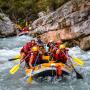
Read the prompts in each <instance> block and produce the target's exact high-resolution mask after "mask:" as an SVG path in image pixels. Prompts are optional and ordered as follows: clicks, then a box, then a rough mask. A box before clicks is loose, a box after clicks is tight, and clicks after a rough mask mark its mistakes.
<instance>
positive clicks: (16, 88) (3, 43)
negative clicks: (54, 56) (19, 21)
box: [0, 36, 90, 90]
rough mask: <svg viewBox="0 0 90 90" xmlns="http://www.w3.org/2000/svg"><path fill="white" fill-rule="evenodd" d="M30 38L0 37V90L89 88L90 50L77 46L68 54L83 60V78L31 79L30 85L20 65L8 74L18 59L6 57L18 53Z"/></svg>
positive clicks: (82, 89)
mask: <svg viewBox="0 0 90 90" xmlns="http://www.w3.org/2000/svg"><path fill="white" fill-rule="evenodd" d="M31 39H32V37H29V36H17V37H11V38H1V39H0V90H90V51H87V52H86V51H82V50H81V49H80V48H79V47H78V46H76V47H73V48H70V49H69V54H70V55H71V56H73V57H77V58H80V59H81V60H83V62H85V64H84V66H83V67H82V70H81V72H82V74H84V79H83V80H77V79H76V78H74V79H71V80H68V81H62V82H59V83H37V82H34V81H33V82H32V85H30V84H28V83H27V82H26V81H25V80H24V79H23V77H24V76H25V73H24V70H23V67H22V66H21V67H20V69H19V70H18V71H17V72H16V73H15V74H14V75H10V74H9V70H10V68H12V67H13V66H14V65H16V64H17V63H19V61H8V59H10V58H14V57H15V56H16V55H17V54H19V51H20V49H21V47H22V46H23V45H24V44H25V43H26V42H27V41H30V40H31Z"/></svg>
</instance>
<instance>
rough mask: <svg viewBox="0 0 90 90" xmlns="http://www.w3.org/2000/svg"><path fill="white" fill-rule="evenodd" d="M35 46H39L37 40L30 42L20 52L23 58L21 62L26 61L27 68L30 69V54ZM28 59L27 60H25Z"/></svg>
mask: <svg viewBox="0 0 90 90" xmlns="http://www.w3.org/2000/svg"><path fill="white" fill-rule="evenodd" d="M33 46H37V44H36V42H35V40H31V41H30V42H27V43H26V44H25V45H24V46H23V47H22V49H21V50H20V56H21V60H20V62H23V61H25V67H29V61H28V60H29V57H30V53H31V48H32V47H33ZM25 57H27V58H26V59H25V60H24V58H25Z"/></svg>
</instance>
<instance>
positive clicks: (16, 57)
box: [8, 54, 20, 61]
mask: <svg viewBox="0 0 90 90" xmlns="http://www.w3.org/2000/svg"><path fill="white" fill-rule="evenodd" d="M18 59H20V55H19V54H18V55H16V56H15V58H11V59H8V61H14V60H18Z"/></svg>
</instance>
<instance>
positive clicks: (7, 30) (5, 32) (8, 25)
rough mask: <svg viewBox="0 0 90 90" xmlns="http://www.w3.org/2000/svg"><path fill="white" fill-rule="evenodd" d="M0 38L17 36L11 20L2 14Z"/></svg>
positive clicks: (0, 14)
mask: <svg viewBox="0 0 90 90" xmlns="http://www.w3.org/2000/svg"><path fill="white" fill-rule="evenodd" d="M0 17H2V19H0V37H7V36H13V35H14V34H16V32H15V29H14V25H13V24H12V22H11V20H10V19H9V18H8V17H7V16H6V15H5V14H2V13H0Z"/></svg>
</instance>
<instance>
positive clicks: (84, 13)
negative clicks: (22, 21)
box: [0, 0, 90, 50]
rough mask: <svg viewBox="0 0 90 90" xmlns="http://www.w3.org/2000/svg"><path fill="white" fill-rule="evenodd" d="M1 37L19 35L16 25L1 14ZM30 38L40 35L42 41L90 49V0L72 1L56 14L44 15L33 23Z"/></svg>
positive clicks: (55, 12)
mask: <svg viewBox="0 0 90 90" xmlns="http://www.w3.org/2000/svg"><path fill="white" fill-rule="evenodd" d="M0 17H3V19H2V18H1V19H0V37H8V36H14V35H17V30H16V28H15V25H14V24H13V23H12V22H11V20H10V19H9V18H8V17H7V16H6V15H5V14H0ZM29 35H30V36H34V37H36V36H38V35H40V36H41V38H42V40H44V41H49V40H51V39H52V40H54V41H57V40H59V39H62V41H65V42H67V45H69V46H74V45H78V46H79V47H80V48H81V49H83V50H89V49H90V0H71V1H69V2H67V3H66V4H64V5H62V6H61V7H60V8H58V9H57V10H56V11H54V12H50V13H48V14H47V15H46V14H45V13H44V14H42V15H40V17H39V18H38V19H37V20H35V21H34V22H33V23H32V30H30V33H29Z"/></svg>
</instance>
